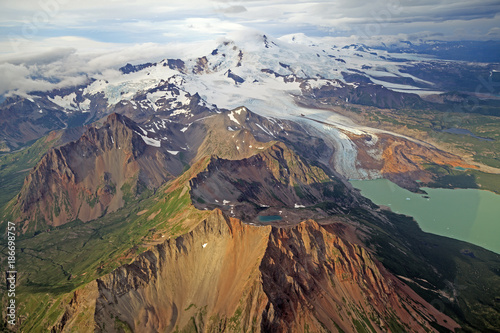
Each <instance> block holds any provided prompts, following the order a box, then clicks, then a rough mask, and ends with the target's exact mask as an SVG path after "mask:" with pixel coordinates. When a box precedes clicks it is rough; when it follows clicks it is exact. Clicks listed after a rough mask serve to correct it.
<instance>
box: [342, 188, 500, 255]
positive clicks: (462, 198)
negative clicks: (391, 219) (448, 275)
mask: <svg viewBox="0 0 500 333" xmlns="http://www.w3.org/2000/svg"><path fill="white" fill-rule="evenodd" d="M350 183H351V184H352V185H353V186H354V187H355V188H358V189H360V190H361V194H363V195H364V196H365V197H367V198H369V199H370V200H372V201H373V202H374V203H375V204H377V205H384V206H388V207H390V208H391V210H392V211H393V212H395V213H400V214H405V215H410V216H413V217H414V218H415V220H416V221H417V222H418V224H419V226H420V228H421V229H422V230H423V231H425V232H430V233H433V234H437V235H441V236H447V237H450V238H455V239H459V240H463V241H466V242H469V243H473V244H476V245H479V246H481V247H484V248H485V249H488V250H491V251H493V252H496V253H500V195H498V194H495V193H493V192H488V191H482V190H476V189H434V188H422V189H423V190H424V191H425V192H427V193H428V194H427V196H428V198H426V197H425V196H424V195H422V194H415V193H412V192H410V191H407V190H405V189H403V188H401V187H399V186H397V185H395V184H394V183H392V182H390V181H388V180H386V179H377V180H351V181H350Z"/></svg>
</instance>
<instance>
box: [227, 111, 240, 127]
mask: <svg viewBox="0 0 500 333" xmlns="http://www.w3.org/2000/svg"><path fill="white" fill-rule="evenodd" d="M227 116H228V117H229V119H231V121H234V122H235V123H237V124H238V125H240V126H241V124H240V122H239V121H238V119H236V118H235V117H234V111H231V113H230V114H228V115H227Z"/></svg>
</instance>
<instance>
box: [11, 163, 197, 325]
mask: <svg viewBox="0 0 500 333" xmlns="http://www.w3.org/2000/svg"><path fill="white" fill-rule="evenodd" d="M206 163H207V162H206V161H200V162H199V163H197V164H195V165H194V166H193V167H192V168H191V169H190V170H188V171H187V172H185V173H184V174H183V175H182V176H180V177H179V178H178V179H177V180H175V181H173V182H170V183H168V184H166V185H165V186H163V187H162V188H160V189H158V190H157V191H156V194H153V193H152V192H151V191H147V192H143V193H142V195H141V196H140V197H131V200H130V201H128V202H127V205H126V206H125V207H124V208H123V209H121V210H119V211H117V212H113V213H109V214H107V215H105V216H103V217H102V218H100V219H97V220H94V221H90V222H88V223H81V222H80V221H74V222H71V223H68V224H65V225H63V226H61V227H56V228H53V229H51V230H50V231H47V232H41V233H37V234H35V235H32V236H28V237H20V238H18V240H17V243H16V246H17V249H18V253H19V255H18V261H17V270H18V271H19V286H18V289H17V298H16V300H17V304H18V311H19V312H18V313H19V314H20V315H21V316H24V320H23V324H22V327H21V328H20V329H22V330H24V331H29V332H41V331H45V330H46V329H47V327H49V328H50V327H51V326H53V325H54V324H55V323H56V321H57V320H58V319H60V317H61V315H62V314H63V312H64V311H65V308H66V304H67V303H68V302H69V300H70V299H71V292H72V291H73V290H75V289H77V288H79V287H81V286H83V285H85V284H86V283H88V282H91V281H93V280H95V279H96V278H98V277H100V276H103V275H105V274H107V273H109V272H111V271H112V270H113V269H115V268H117V267H119V266H121V265H124V264H127V263H129V262H130V261H131V260H133V259H134V258H135V257H136V256H137V255H138V254H140V253H142V252H144V251H145V250H146V249H147V248H148V247H149V246H150V245H151V244H154V243H158V242H159V241H162V240H164V239H167V238H170V237H173V236H178V235H181V234H183V233H186V232H187V231H188V230H189V229H190V226H191V225H195V224H197V223H199V222H201V221H202V220H203V218H204V216H206V215H207V212H206V211H199V210H196V209H195V208H194V207H193V206H192V205H191V200H190V196H189V188H188V187H187V186H186V185H185V183H186V181H187V180H188V179H189V177H190V175H191V174H192V173H193V172H195V173H196V172H199V170H200V168H203V167H204V166H205V165H206ZM5 251H6V249H5V248H3V249H2V252H5ZM4 254H5V253H2V258H5V257H6V256H5V255H4ZM4 283H5V282H4V281H3V280H2V287H4ZM3 324H4V325H5V323H3Z"/></svg>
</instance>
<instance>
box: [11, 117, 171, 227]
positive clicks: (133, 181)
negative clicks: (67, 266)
mask: <svg viewBox="0 0 500 333" xmlns="http://www.w3.org/2000/svg"><path fill="white" fill-rule="evenodd" d="M135 126H136V125H135V124H134V123H133V122H132V121H130V120H129V119H128V118H125V117H122V116H119V115H117V114H112V115H110V116H109V117H108V119H107V121H106V123H105V124H104V125H103V126H102V127H101V128H99V129H97V128H94V127H91V128H89V129H88V130H87V132H85V134H83V136H82V137H81V138H80V139H78V140H77V141H75V142H72V143H69V144H67V145H64V146H61V147H59V148H54V149H51V150H50V151H49V152H48V153H47V154H46V155H45V156H44V157H43V158H42V159H41V161H40V162H39V163H38V164H37V166H36V167H35V168H34V169H33V170H32V171H31V172H30V174H29V175H28V177H27V178H26V180H25V183H24V186H23V188H22V190H21V192H20V194H19V196H18V199H17V203H16V207H15V209H16V210H17V213H18V216H19V218H18V219H19V221H24V222H25V223H24V225H23V231H28V230H30V231H34V230H40V229H41V228H43V227H44V226H47V225H49V226H58V225H62V224H64V223H66V222H69V221H72V220H75V219H80V220H81V221H89V220H92V219H95V218H98V217H99V216H101V215H102V214H103V213H105V212H106V211H115V210H117V209H118V208H120V207H122V206H123V204H124V202H125V200H124V197H125V196H127V195H135V192H136V189H137V186H138V183H139V181H140V182H141V185H143V186H150V187H157V186H159V185H160V184H161V183H162V182H164V181H165V180H166V179H168V178H169V177H170V176H169V173H168V171H167V170H166V168H165V164H166V162H165V156H164V155H162V154H161V153H160V152H159V151H158V150H156V149H155V148H154V147H150V146H148V145H146V143H145V142H144V141H143V139H142V138H141V137H140V135H139V134H137V133H138V131H139V129H136V128H135Z"/></svg>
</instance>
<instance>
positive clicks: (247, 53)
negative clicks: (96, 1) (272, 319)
mask: <svg viewBox="0 0 500 333" xmlns="http://www.w3.org/2000/svg"><path fill="white" fill-rule="evenodd" d="M426 61H428V59H426V58H423V57H422V56H416V55H407V54H404V55H401V54H390V53H388V52H387V51H381V50H373V49H370V48H369V47H367V46H365V45H362V44H351V45H345V46H336V45H325V44H316V43H314V40H311V39H307V38H304V36H301V35H297V36H286V37H283V38H281V39H275V38H271V37H269V36H266V35H262V34H254V35H253V36H251V37H250V38H249V37H248V36H246V37H245V38H233V39H224V40H221V41H220V42H219V43H218V44H217V45H216V47H215V48H214V49H213V50H212V51H211V52H210V53H209V54H206V55H205V56H202V57H198V58H190V59H164V60H162V61H159V62H157V63H146V64H139V65H132V64H127V65H126V66H123V67H122V68H120V71H119V73H118V74H116V75H113V76H111V77H109V78H106V79H104V78H99V79H90V81H89V82H88V84H86V85H83V86H79V87H75V88H67V89H64V90H57V91H52V92H50V93H48V94H45V93H32V95H31V96H30V97H29V98H10V99H8V100H6V101H5V102H4V103H3V105H2V108H1V112H2V114H7V113H9V117H5V119H9V120H8V122H7V121H5V120H4V121H3V123H2V124H1V125H2V128H3V135H2V136H3V139H4V140H5V142H7V145H10V146H11V147H12V148H15V147H16V146H20V145H23V144H24V143H26V142H27V141H29V140H33V139H34V138H37V137H40V136H41V135H43V134H44V133H46V132H47V131H49V130H53V129H58V128H64V127H72V126H78V125H81V124H90V123H91V122H93V121H96V120H99V119H101V118H102V117H104V116H106V115H108V114H110V113H113V112H117V113H120V114H123V115H126V116H128V117H130V118H131V119H133V120H134V121H138V122H140V123H143V126H144V128H145V129H147V130H148V134H144V135H145V136H147V137H148V138H149V140H155V141H154V142H155V144H156V145H160V142H165V144H166V142H167V141H168V140H169V139H168V137H169V136H170V135H169V134H168V133H166V132H168V131H172V129H174V128H177V127H178V128H177V130H180V131H181V132H183V131H186V129H187V128H188V127H189V126H190V125H191V124H192V123H193V122H195V121H197V120H199V119H202V118H205V117H207V116H209V115H210V113H218V112H221V110H231V109H235V108H238V107H240V106H245V107H247V108H248V109H249V110H251V111H252V112H254V113H256V114H258V115H260V116H263V117H267V118H270V119H279V120H287V121H292V122H294V123H297V124H299V125H300V126H302V127H303V128H304V130H305V131H306V132H308V133H310V135H311V136H312V135H314V136H317V137H321V138H323V139H326V141H327V142H328V146H329V147H330V149H332V150H333V151H335V154H334V157H333V162H332V163H333V164H334V167H335V169H336V170H337V171H338V172H340V173H341V174H342V175H344V176H346V177H348V178H361V179H365V178H373V177H380V176H381V170H380V168H379V167H368V166H367V165H368V164H369V163H368V164H367V165H363V164H362V163H360V161H359V159H358V150H359V149H361V148H360V147H359V144H357V143H355V142H354V141H353V139H352V138H353V137H359V136H363V135H365V136H368V137H372V138H374V139H373V141H371V142H372V144H373V145H375V143H376V142H377V137H378V136H379V135H380V134H387V135H393V136H396V137H399V138H400V139H401V140H407V141H414V140H413V139H410V138H408V137H404V136H401V135H396V134H394V133H387V132H384V131H381V130H379V129H375V128H367V127H362V126H359V125H357V124H355V123H354V122H353V121H352V120H350V119H348V118H346V117H343V116H341V115H339V114H337V113H333V112H332V111H331V107H332V106H340V107H345V106H349V105H352V104H360V105H366V106H375V107H382V108H403V107H409V106H411V107H416V108H425V107H428V102H426V101H424V100H422V99H421V98H420V97H419V96H418V95H416V94H412V93H410V92H418V93H420V94H429V93H432V92H433V89H435V86H436V85H438V84H437V83H435V82H430V81H428V80H425V79H422V78H419V77H417V76H416V75H413V74H410V70H409V68H413V67H415V66H420V65H421V64H422V63H426ZM21 102H22V103H23V105H26V107H24V106H23V108H24V110H30V111H29V112H28V113H29V117H31V118H30V119H31V120H26V119H23V120H20V119H19V118H16V117H15V116H12V114H13V112H11V110H12V109H13V108H15V107H16V105H19V103H21ZM318 103H319V104H318ZM26 112H27V111H26ZM54 117H57V119H58V121H57V123H56V124H55V125H54V124H52V123H51V122H52V120H51V119H53V118H54ZM33 123H36V124H38V125H37V126H34V125H33ZM166 123H172V124H176V125H172V126H170V127H168V129H167V127H166V126H165V124H166ZM16 126H17V127H16ZM29 126H31V128H35V129H36V131H35V130H31V131H30V132H29V135H27V136H25V137H23V135H22V133H24V132H25V131H26V130H25V128H27V127H29ZM12 129H14V130H12ZM263 130H264V131H267V132H269V133H271V135H272V136H273V135H274V134H272V131H269V129H263ZM33 132H34V133H33ZM149 142H150V143H151V142H153V141H149ZM172 144H173V143H172ZM419 144H422V143H419ZM173 145H174V146H175V144H173ZM181 146H182V144H180V143H179V144H177V147H171V149H172V150H173V151H178V150H179V149H180V148H181ZM362 149H364V148H362ZM384 149H385V148H383V147H382V146H379V147H378V148H377V147H376V146H374V147H373V148H371V149H370V154H368V155H369V156H371V158H373V159H375V160H379V159H380V156H381V154H382V152H383V150H384Z"/></svg>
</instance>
